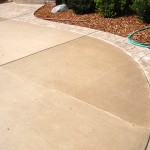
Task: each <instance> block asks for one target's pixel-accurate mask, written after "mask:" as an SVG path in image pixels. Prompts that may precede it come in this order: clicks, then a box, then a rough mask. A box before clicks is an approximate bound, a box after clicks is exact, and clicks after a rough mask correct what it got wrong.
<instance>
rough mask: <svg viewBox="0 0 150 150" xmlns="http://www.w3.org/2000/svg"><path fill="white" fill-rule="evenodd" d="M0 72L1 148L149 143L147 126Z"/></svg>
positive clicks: (132, 147)
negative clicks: (0, 98)
mask: <svg viewBox="0 0 150 150" xmlns="http://www.w3.org/2000/svg"><path fill="white" fill-rule="evenodd" d="M0 72H1V76H0V81H1V83H2V84H1V86H0V89H1V90H2V91H3V92H2V94H1V95H0V97H3V99H2V101H1V106H0V107H2V109H0V111H1V113H0V117H1V118H3V121H2V122H1V121H0V127H1V130H2V134H1V136H0V139H1V140H0V149H5V150H9V149H10V145H11V148H12V149H16V147H19V148H20V149H26V147H27V146H28V147H27V149H36V150H40V149H44V150H47V149H49V148H52V149H56V150H59V149H61V150H66V146H67V148H68V147H69V148H70V149H78V150H82V149H86V150H91V149H93V150H99V149H101V150H108V149H111V150H120V149H122V150H127V149H128V150H137V149H141V150H144V149H145V147H147V141H148V138H149V133H150V131H149V130H146V129H144V128H141V127H138V126H136V125H132V124H130V123H128V122H125V121H122V120H120V119H118V118H116V117H113V116H112V115H111V116H110V115H109V114H108V113H105V112H104V111H103V110H100V109H97V108H95V107H92V106H91V105H88V104H87V103H84V102H82V101H80V100H78V99H75V98H73V97H70V96H68V95H66V94H64V93H61V92H59V91H56V90H53V89H52V90H49V89H48V88H46V87H44V86H41V85H39V84H37V83H35V82H33V81H31V80H28V79H27V78H24V77H22V76H18V75H16V74H14V73H12V72H10V71H8V70H5V69H3V68H1V67H0ZM8 83H9V84H8ZM31 89H32V91H31ZM18 91H19V92H18ZM8 92H9V94H10V95H11V100H10V97H8V96H7V95H8ZM31 92H32V93H31ZM49 104H51V105H49ZM42 110H44V111H42ZM9 112H11V113H9ZM39 112H40V113H39ZM62 112H63V113H62ZM31 114H32V116H31ZM6 115H7V117H5V116H6ZM12 118H13V119H12ZM41 121H42V123H41ZM79 124H80V125H79ZM60 133H61V134H60ZM39 135H40V136H39ZM6 139H7V142H6ZM1 143H3V144H1ZM8 143H9V144H8Z"/></svg>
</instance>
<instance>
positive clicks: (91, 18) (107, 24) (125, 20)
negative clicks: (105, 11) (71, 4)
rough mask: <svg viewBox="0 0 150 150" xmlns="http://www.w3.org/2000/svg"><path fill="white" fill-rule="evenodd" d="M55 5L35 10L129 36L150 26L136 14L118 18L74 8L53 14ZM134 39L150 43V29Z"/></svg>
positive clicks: (51, 17)
mask: <svg viewBox="0 0 150 150" xmlns="http://www.w3.org/2000/svg"><path fill="white" fill-rule="evenodd" d="M53 7H54V5H50V4H46V5H44V6H42V7H41V8H40V9H38V10H37V11H36V12H35V16H36V17H38V18H41V19H45V20H50V21H54V22H61V23H65V24H71V25H77V26H82V27H88V28H92V29H97V30H101V31H105V32H110V33H113V34H117V35H120V36H123V37H127V36H128V35H129V34H130V33H132V32H133V31H136V30H139V29H141V28H143V27H145V26H150V24H146V23H142V21H140V20H139V19H137V16H135V15H130V16H124V17H118V18H104V17H103V16H101V15H100V14H99V13H91V14H85V15H77V14H75V13H74V12H73V11H72V10H67V11H64V12H58V13H55V14H53V13H51V9H52V8H53ZM132 39H134V40H135V41H139V42H142V43H150V29H148V30H144V31H142V32H139V33H136V34H135V35H134V36H133V37H132Z"/></svg>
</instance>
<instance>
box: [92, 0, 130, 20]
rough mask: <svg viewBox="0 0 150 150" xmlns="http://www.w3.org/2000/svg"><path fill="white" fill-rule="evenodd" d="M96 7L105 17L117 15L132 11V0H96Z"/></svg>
mask: <svg viewBox="0 0 150 150" xmlns="http://www.w3.org/2000/svg"><path fill="white" fill-rule="evenodd" d="M95 2H96V9H97V11H98V12H100V13H102V14H103V16H104V17H110V18H112V17H117V16H122V15H124V14H128V13H129V12H130V10H131V9H130V5H131V4H132V0H95Z"/></svg>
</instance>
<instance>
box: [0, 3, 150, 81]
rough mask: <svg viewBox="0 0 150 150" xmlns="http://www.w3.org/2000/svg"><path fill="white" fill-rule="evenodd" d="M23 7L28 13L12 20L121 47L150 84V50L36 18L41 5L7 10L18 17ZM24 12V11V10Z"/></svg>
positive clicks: (10, 4) (108, 35) (120, 38)
mask: <svg viewBox="0 0 150 150" xmlns="http://www.w3.org/2000/svg"><path fill="white" fill-rule="evenodd" d="M12 5H13V6H16V7H17V8H19V12H17V9H14V10H13V9H12V10H10V9H9V7H10V8H12ZM22 6H23V8H24V9H25V8H26V9H28V13H27V14H24V15H22V16H19V17H15V18H12V20H16V21H23V22H28V23H31V24H36V25H41V26H46V27H52V28H57V29H62V30H67V31H71V32H75V33H80V34H83V35H86V36H90V37H93V38H97V39H101V40H104V41H106V42H109V43H111V44H113V45H115V46H117V47H119V48H120V49H122V50H123V51H124V52H125V53H127V54H128V55H129V56H130V57H132V58H133V59H134V60H135V61H136V62H137V63H138V64H139V66H140V67H141V68H142V70H143V71H144V73H145V75H146V78H147V80H148V82H150V65H149V63H148V62H146V61H145V58H146V57H150V49H148V48H142V47H138V46H135V45H132V44H131V43H129V42H128V41H127V38H124V37H121V36H118V35H114V34H111V33H108V32H103V31H99V30H95V29H90V28H86V27H80V26H75V25H69V24H63V23H58V22H52V21H46V20H42V19H39V18H36V17H35V16H34V12H35V11H36V10H37V9H38V8H40V7H41V5H35V6H34V5H25V4H23V5H19V4H15V3H9V4H7V9H9V13H10V12H11V11H12V12H14V11H15V15H16V16H17V13H19V14H20V13H21V7H22ZM0 7H1V6H0ZM22 11H23V9H22ZM2 16H3V17H5V18H9V15H8V14H7V10H6V12H4V13H3V15H2ZM0 17H1V14H0Z"/></svg>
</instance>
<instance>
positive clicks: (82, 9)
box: [64, 0, 95, 14]
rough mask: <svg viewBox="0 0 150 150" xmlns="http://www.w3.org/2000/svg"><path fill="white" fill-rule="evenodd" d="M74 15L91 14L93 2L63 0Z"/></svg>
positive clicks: (93, 7)
mask: <svg viewBox="0 0 150 150" xmlns="http://www.w3.org/2000/svg"><path fill="white" fill-rule="evenodd" d="M64 3H65V4H67V6H68V7H69V8H71V9H72V10H73V11H74V12H75V13H76V14H85V13H91V12H93V11H94V10H95V3H94V0H64Z"/></svg>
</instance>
